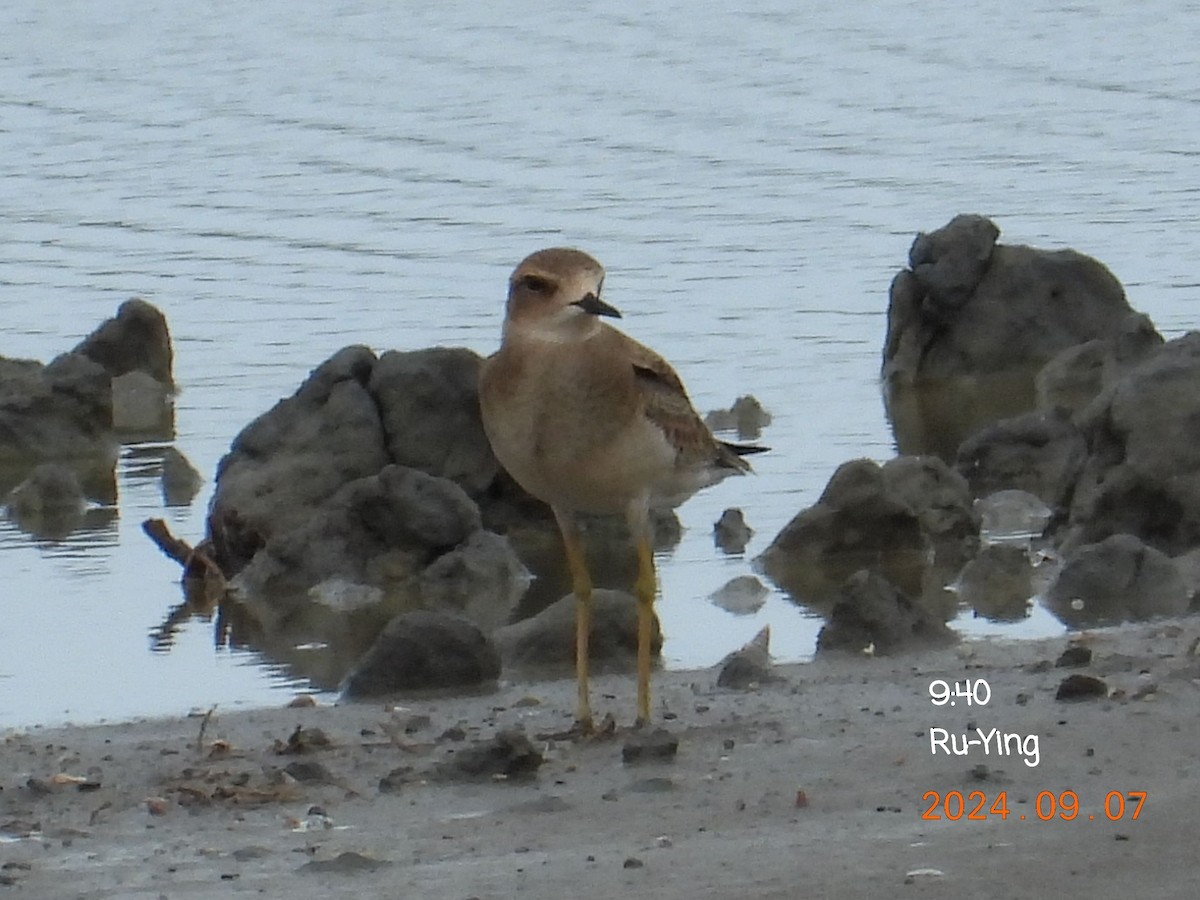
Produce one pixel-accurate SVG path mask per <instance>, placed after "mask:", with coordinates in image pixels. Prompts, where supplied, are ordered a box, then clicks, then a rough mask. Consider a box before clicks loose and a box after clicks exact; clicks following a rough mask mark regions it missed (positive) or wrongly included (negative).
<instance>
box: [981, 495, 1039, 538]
mask: <svg viewBox="0 0 1200 900" xmlns="http://www.w3.org/2000/svg"><path fill="white" fill-rule="evenodd" d="M975 512H977V513H978V514H979V536H980V538H981V539H982V540H984V541H986V542H988V543H1005V542H1012V543H1019V544H1023V545H1026V546H1028V544H1029V542H1030V540H1031V539H1033V538H1036V537H1039V536H1041V535H1042V533H1043V532H1045V530H1046V525H1047V524H1049V522H1050V517H1051V516H1052V515H1053V513H1054V510H1052V509H1051V508H1050V507H1049V506H1047V505H1046V504H1045V503H1044V502H1043V501H1042V499H1041V498H1040V497H1038V496H1036V495H1034V494H1031V493H1029V492H1028V491H1018V490H1007V491H996V492H995V493H993V494H988V495H987V496H986V497H981V498H979V499H978V500H976V501H975Z"/></svg>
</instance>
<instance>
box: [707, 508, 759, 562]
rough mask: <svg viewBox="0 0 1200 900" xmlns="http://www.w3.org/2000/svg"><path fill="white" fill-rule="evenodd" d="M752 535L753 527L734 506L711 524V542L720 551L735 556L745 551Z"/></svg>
mask: <svg viewBox="0 0 1200 900" xmlns="http://www.w3.org/2000/svg"><path fill="white" fill-rule="evenodd" d="M753 535H754V529H753V528H751V527H750V526H749V525H747V524H746V517H745V516H744V515H742V511H741V510H740V509H737V508H736V507H731V508H729V509H727V510H725V511H724V512H723V513H721V518H719V519H717V521H716V523H715V524H714V525H713V543H715V544H716V545H717V549H719V550H720V551H721V552H722V553H728V554H730V555H731V556H735V555H737V554H739V553H744V552H746V544H748V543H750V538H751V537H753Z"/></svg>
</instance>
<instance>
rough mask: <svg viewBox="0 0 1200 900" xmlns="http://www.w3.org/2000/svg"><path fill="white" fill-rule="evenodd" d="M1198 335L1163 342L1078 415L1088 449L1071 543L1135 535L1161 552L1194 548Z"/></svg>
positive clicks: (1198, 509) (1198, 535) (1199, 501)
mask: <svg viewBox="0 0 1200 900" xmlns="http://www.w3.org/2000/svg"><path fill="white" fill-rule="evenodd" d="M1197 421H1200V332H1191V333H1189V334H1186V335H1184V336H1183V337H1180V338H1176V339H1175V340H1172V341H1169V342H1167V343H1166V344H1164V345H1163V346H1162V348H1161V349H1160V350H1158V352H1156V353H1154V354H1153V355H1151V356H1149V357H1148V358H1147V359H1145V360H1143V361H1142V362H1141V363H1139V364H1138V365H1136V366H1135V367H1133V368H1132V369H1131V370H1130V371H1129V372H1128V373H1127V374H1126V375H1125V376H1124V377H1122V378H1120V379H1119V380H1118V381H1117V382H1116V383H1115V384H1113V385H1112V387H1110V388H1109V389H1107V390H1106V391H1105V392H1104V393H1103V394H1102V395H1101V396H1100V397H1098V398H1096V400H1095V401H1094V402H1093V403H1092V404H1091V405H1090V406H1089V407H1088V408H1087V409H1086V410H1084V411H1083V412H1082V413H1080V414H1079V422H1080V430H1081V431H1082V432H1083V434H1084V437H1085V439H1086V440H1087V442H1088V446H1089V448H1090V450H1091V452H1090V454H1089V456H1088V459H1087V462H1086V464H1085V465H1084V468H1083V472H1082V473H1081V474H1080V476H1079V478H1078V479H1077V481H1076V486H1075V493H1074V497H1073V501H1072V504H1071V509H1070V516H1069V519H1068V523H1067V524H1068V531H1069V540H1070V543H1074V544H1087V543H1096V542H1098V541H1100V540H1103V539H1104V538H1106V537H1108V536H1109V535H1113V534H1120V533H1127V534H1133V535H1137V536H1138V537H1139V538H1141V539H1142V540H1143V541H1145V542H1146V543H1148V544H1150V545H1152V546H1154V547H1156V548H1157V549H1159V550H1161V551H1163V552H1164V553H1167V554H1170V555H1178V554H1181V553H1186V552H1187V551H1189V550H1191V549H1193V548H1194V547H1196V546H1197V545H1198V544H1200V442H1198V441H1197V440H1196V438H1195V431H1196V429H1195V423H1196V422H1197Z"/></svg>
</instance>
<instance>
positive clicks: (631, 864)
mask: <svg viewBox="0 0 1200 900" xmlns="http://www.w3.org/2000/svg"><path fill="white" fill-rule="evenodd" d="M644 865H646V864H645V863H644V862H642V861H641V860H640V859H638V858H637V857H636V856H630V857H628V858H627V859H626V860H625V862H624V863H622V865H621V867H622V868H624V869H640V868H642V867H643V866H644Z"/></svg>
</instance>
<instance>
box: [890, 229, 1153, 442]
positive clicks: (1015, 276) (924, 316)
mask: <svg viewBox="0 0 1200 900" xmlns="http://www.w3.org/2000/svg"><path fill="white" fill-rule="evenodd" d="M998 235H999V231H998V229H997V228H996V226H995V225H994V224H993V223H992V222H990V221H989V220H987V219H984V218H982V217H980V216H957V217H956V218H954V219H953V220H952V221H951V222H950V223H949V224H948V225H946V226H945V227H944V228H942V229H939V230H938V231H935V232H932V233H930V234H921V235H918V236H917V239H916V240H915V241H914V242H913V245H912V249H911V251H910V253H909V264H910V268H909V269H905V270H903V271H901V272H900V273H899V274H898V275H897V276H896V277H895V279H894V280H893V281H892V286H891V291H890V297H889V304H888V331H887V338H886V341H885V344H884V352H883V377H884V379H885V382H886V400H887V407H888V412H889V415H890V417H891V419H892V424H893V428H894V430H895V434H896V442H897V446H898V448H899V450H900V451H901V453H904V454H913V453H936V454H937V455H939V456H942V457H943V458H947V459H949V458H952V457H953V455H954V451H955V449H956V448H957V446H958V444H959V443H961V442H962V440H963V439H965V438H966V437H967V436H968V435H970V434H972V433H973V432H975V431H977V430H978V429H979V428H981V427H982V426H984V425H987V424H989V423H991V422H993V421H996V420H998V419H1001V418H1006V417H1009V416H1013V415H1017V414H1019V413H1023V412H1027V411H1029V410H1031V409H1033V408H1034V406H1035V402H1036V400H1035V390H1034V378H1035V376H1036V375H1037V373H1038V371H1039V370H1041V369H1042V367H1043V366H1045V365H1046V364H1047V363H1048V362H1049V361H1050V360H1051V359H1052V358H1053V357H1054V356H1055V355H1056V354H1058V353H1059V352H1061V351H1063V350H1065V349H1067V348H1069V347H1074V346H1076V345H1078V344H1082V343H1085V342H1087V341H1092V340H1105V339H1108V340H1113V341H1117V342H1121V341H1122V340H1128V339H1127V338H1124V337H1123V336H1125V335H1127V334H1128V332H1129V330H1130V328H1131V325H1130V317H1131V316H1136V314H1135V313H1134V312H1133V310H1132V309H1131V308H1130V306H1129V304H1128V302H1127V301H1126V299H1125V292H1124V289H1123V288H1122V287H1121V284H1120V282H1119V281H1117V279H1116V278H1115V277H1114V276H1113V274H1112V273H1111V272H1110V271H1109V270H1108V269H1107V268H1106V267H1105V266H1104V265H1103V264H1101V263H1100V262H1098V261H1097V260H1095V259H1092V258H1091V257H1088V256H1085V255H1083V254H1081V253H1077V252H1075V251H1074V250H1056V251H1046V250H1038V249H1035V248H1032V247H1026V246H1019V245H1003V244H997V243H996V238H997V237H998ZM1147 324H1148V323H1147ZM1135 330H1136V329H1135ZM1152 331H1153V329H1151V332H1152Z"/></svg>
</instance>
